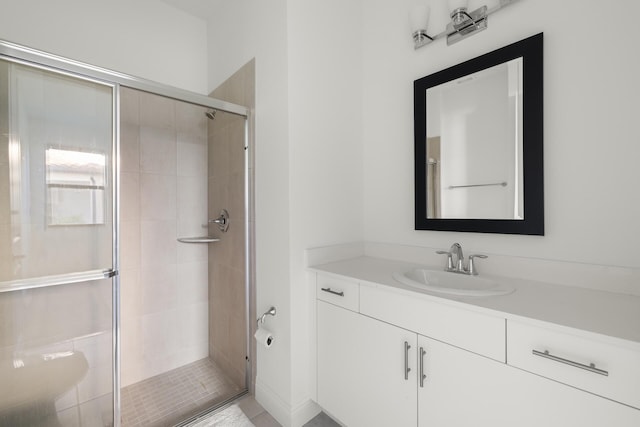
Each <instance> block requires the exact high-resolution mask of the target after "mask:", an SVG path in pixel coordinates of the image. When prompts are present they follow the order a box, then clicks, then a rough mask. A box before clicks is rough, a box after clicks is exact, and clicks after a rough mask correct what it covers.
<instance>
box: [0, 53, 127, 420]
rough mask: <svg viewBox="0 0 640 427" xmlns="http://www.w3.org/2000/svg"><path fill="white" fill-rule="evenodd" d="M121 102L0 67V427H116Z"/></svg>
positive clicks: (60, 78) (31, 70)
mask: <svg viewBox="0 0 640 427" xmlns="http://www.w3.org/2000/svg"><path fill="white" fill-rule="evenodd" d="M115 96H116V95H115V87H114V85H111V84H106V83H103V82H100V81H95V80H89V79H84V78H79V77H77V76H71V75H69V74H66V73H61V72H57V71H54V70H50V69H45V68H43V67H36V66H33V65H31V64H28V63H22V62H21V61H16V60H12V59H8V58H7V59H0V379H1V380H0V426H12V427H16V426H112V425H114V416H113V414H114V396H113V390H114V381H117V380H115V378H116V376H115V375H114V366H115V365H116V364H115V363H114V356H113V355H114V342H115V339H114V336H113V331H114V330H115V328H114V326H115V320H114V313H115V312H116V311H117V310H114V308H115V307H114V301H117V298H116V297H117V292H116V288H117V283H116V280H117V277H116V271H117V264H116V256H115V253H116V250H115V244H114V242H116V241H117V240H116V239H115V236H116V233H115V231H114V230H115V227H114V217H115V215H114V212H115V209H114V202H113V201H114V189H115V185H114V182H115V173H114V158H116V157H115V156H114V154H115V148H114V147H115V144H114V141H115V104H116V103H115ZM115 424H116V425H118V423H115Z"/></svg>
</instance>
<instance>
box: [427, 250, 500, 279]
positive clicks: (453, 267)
mask: <svg viewBox="0 0 640 427" xmlns="http://www.w3.org/2000/svg"><path fill="white" fill-rule="evenodd" d="M436 253H437V254H440V255H447V266H446V267H445V269H444V271H450V272H451V273H459V274H469V275H472V276H477V275H478V270H477V269H476V267H475V263H474V259H475V258H488V257H487V256H486V255H477V254H474V255H469V264H468V265H467V267H466V268H465V266H464V254H463V253H462V246H461V245H460V243H454V244H453V245H451V248H449V250H448V251H436ZM454 256H455V259H456V261H455V263H454V262H453V257H454Z"/></svg>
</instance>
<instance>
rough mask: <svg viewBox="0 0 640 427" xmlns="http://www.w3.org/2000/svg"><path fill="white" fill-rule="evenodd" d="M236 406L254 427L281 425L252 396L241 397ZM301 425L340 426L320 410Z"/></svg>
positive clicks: (318, 426) (308, 426) (306, 426)
mask: <svg viewBox="0 0 640 427" xmlns="http://www.w3.org/2000/svg"><path fill="white" fill-rule="evenodd" d="M238 406H239V407H240V409H242V412H244V414H245V415H246V416H247V418H249V419H250V420H251V422H252V423H253V424H254V425H255V426H256V427H282V426H281V425H280V424H279V423H278V422H277V421H276V420H275V419H274V418H273V417H272V416H271V414H269V413H268V412H267V411H265V410H264V408H263V407H262V406H261V405H260V404H259V403H258V402H256V399H254V397H253V396H245V397H243V398H242V399H240V400H239V401H238ZM303 427H340V424H338V423H336V422H335V421H333V420H332V419H331V418H329V416H328V415H326V414H325V413H324V412H321V413H319V414H318V415H317V416H316V417H315V418H313V419H312V420H310V421H309V422H308V423H306V424H305V425H304V426H303Z"/></svg>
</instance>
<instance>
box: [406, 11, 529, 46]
mask: <svg viewBox="0 0 640 427" xmlns="http://www.w3.org/2000/svg"><path fill="white" fill-rule="evenodd" d="M516 1H517V0H500V3H499V4H497V5H496V6H494V7H492V8H488V7H487V6H482V7H480V8H478V9H476V10H474V11H473V12H466V10H462V11H460V14H461V15H458V16H466V18H467V19H466V20H465V19H463V20H462V21H460V22H457V23H456V25H454V23H453V22H450V23H448V24H447V27H446V28H445V29H444V31H442V32H440V33H438V34H436V35H435V36H430V35H428V34H427V32H426V31H424V30H421V31H416V32H415V33H414V34H413V42H414V46H413V47H414V49H416V50H417V49H419V48H421V47H423V46H426V45H428V44H430V43H431V42H432V41H434V40H438V39H441V38H444V37H446V38H447V45H448V46H450V45H452V44H454V43H457V42H459V41H460V40H464V39H466V38H467V37H469V36H471V35H473V34H476V33H478V32H480V31H482V30H485V29H487V19H488V16H489V15H491V14H492V13H495V12H497V11H498V10H500V9H502V8H504V7H506V6H509V5H510V4H512V3H515V2H516Z"/></svg>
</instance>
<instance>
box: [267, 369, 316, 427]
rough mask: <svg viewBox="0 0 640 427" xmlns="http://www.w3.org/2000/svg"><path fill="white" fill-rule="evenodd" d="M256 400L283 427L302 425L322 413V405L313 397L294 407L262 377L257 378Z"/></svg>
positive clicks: (298, 426) (299, 426)
mask: <svg viewBox="0 0 640 427" xmlns="http://www.w3.org/2000/svg"><path fill="white" fill-rule="evenodd" d="M256 401H257V402H258V403H259V404H260V405H262V407H263V408H264V409H266V411H267V412H269V413H270V414H271V416H272V417H273V418H275V419H276V421H278V422H279V423H280V424H282V426H283V427H301V426H303V425H304V424H306V423H307V422H308V421H309V420H310V419H312V418H313V417H315V416H316V415H318V414H319V413H320V407H319V406H318V405H317V404H316V403H315V402H314V401H313V400H311V399H306V400H305V401H303V402H302V403H300V404H297V405H295V407H292V406H291V405H290V404H289V403H287V402H286V401H285V400H284V399H283V398H282V397H280V396H279V395H278V394H277V393H276V392H275V391H273V390H272V389H271V388H270V387H269V386H268V385H266V384H265V383H263V382H262V381H260V378H257V379H256Z"/></svg>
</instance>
